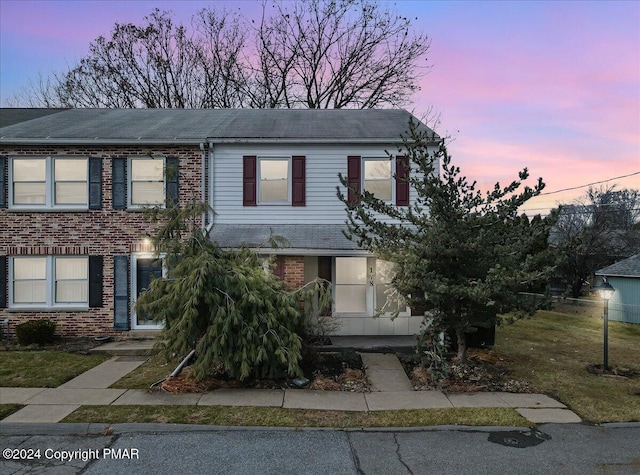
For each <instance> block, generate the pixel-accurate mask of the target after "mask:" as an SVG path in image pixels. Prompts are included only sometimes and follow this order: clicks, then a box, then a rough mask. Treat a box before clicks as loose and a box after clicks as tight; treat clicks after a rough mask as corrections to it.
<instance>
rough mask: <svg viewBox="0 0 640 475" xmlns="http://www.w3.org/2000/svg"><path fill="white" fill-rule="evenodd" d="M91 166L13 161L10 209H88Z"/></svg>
mask: <svg viewBox="0 0 640 475" xmlns="http://www.w3.org/2000/svg"><path fill="white" fill-rule="evenodd" d="M88 163H89V162H88V160H87V159H86V158H67V157H43V158H22V157H14V158H12V159H11V167H10V177H9V179H10V182H11V186H12V189H11V192H10V205H11V206H12V207H15V208H34V209H37V208H82V209H85V208H87V206H88V188H89V185H88V180H87V177H88V166H89V165H88Z"/></svg>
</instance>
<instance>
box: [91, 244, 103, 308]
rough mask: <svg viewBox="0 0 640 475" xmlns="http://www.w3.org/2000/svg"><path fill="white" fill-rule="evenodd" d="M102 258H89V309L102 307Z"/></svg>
mask: <svg viewBox="0 0 640 475" xmlns="http://www.w3.org/2000/svg"><path fill="white" fill-rule="evenodd" d="M102 261H103V258H102V256H89V307H91V308H94V307H102V305H103V302H102V281H103V272H102V268H103V266H102Z"/></svg>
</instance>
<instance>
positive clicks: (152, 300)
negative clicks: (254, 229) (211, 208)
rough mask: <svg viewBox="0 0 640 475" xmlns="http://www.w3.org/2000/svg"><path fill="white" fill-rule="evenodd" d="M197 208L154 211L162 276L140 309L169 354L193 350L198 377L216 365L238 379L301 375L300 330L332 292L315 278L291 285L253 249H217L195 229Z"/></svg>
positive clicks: (200, 209) (139, 304)
mask: <svg viewBox="0 0 640 475" xmlns="http://www.w3.org/2000/svg"><path fill="white" fill-rule="evenodd" d="M203 211H205V207H204V206H203V205H199V204H194V205H192V206H188V207H186V208H185V209H180V208H177V207H170V208H168V209H167V210H162V211H160V210H155V214H156V216H154V217H153V219H155V220H158V221H160V223H161V225H160V229H159V231H158V234H157V236H155V238H154V244H155V246H156V249H157V251H158V252H159V253H161V254H162V255H163V256H164V259H165V265H166V266H167V268H168V270H167V272H168V275H167V278H165V279H157V280H155V281H153V282H152V283H151V286H150V288H149V290H148V291H147V292H145V293H144V294H142V295H141V296H140V298H139V300H138V302H137V309H138V311H143V312H146V313H148V314H149V315H153V317H154V320H156V321H158V322H163V323H164V334H163V340H164V341H166V343H165V344H164V350H165V354H166V355H167V356H171V355H174V354H187V353H188V352H189V351H191V350H192V349H195V350H196V355H197V356H196V360H195V363H194V369H195V377H196V379H203V378H205V377H206V376H207V375H210V374H212V373H214V372H216V371H219V370H220V369H222V370H223V371H224V372H226V373H227V374H228V375H229V376H230V377H232V378H235V379H240V380H243V379H245V378H264V377H269V378H273V377H282V376H284V375H289V376H292V377H293V376H301V375H302V371H301V369H300V360H301V358H302V356H301V350H302V337H301V335H302V334H303V333H304V332H305V329H306V328H307V325H308V322H309V321H310V319H311V313H312V312H313V310H314V309H318V308H323V307H324V306H325V305H327V304H328V301H329V302H330V300H328V299H330V294H329V293H328V292H327V291H326V290H325V287H324V285H323V284H322V282H320V281H318V282H312V283H310V284H308V285H307V286H305V287H303V288H301V289H289V288H287V287H286V286H285V284H284V283H283V282H282V281H281V280H279V279H278V278H277V277H275V276H274V275H273V273H271V272H270V271H269V261H264V260H262V259H261V258H260V257H259V256H258V255H257V254H256V253H255V252H253V251H251V250H249V249H241V250H225V249H222V248H220V247H219V246H218V245H217V243H215V242H212V241H211V240H210V239H209V236H208V235H207V233H206V232H205V231H204V230H202V229H201V227H200V226H199V219H200V216H201V213H202V212H203ZM314 302H315V304H314Z"/></svg>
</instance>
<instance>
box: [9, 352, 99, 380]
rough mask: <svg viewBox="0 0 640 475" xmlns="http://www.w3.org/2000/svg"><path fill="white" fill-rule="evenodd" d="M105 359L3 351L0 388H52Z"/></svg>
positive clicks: (70, 354) (94, 356)
mask: <svg viewBox="0 0 640 475" xmlns="http://www.w3.org/2000/svg"><path fill="white" fill-rule="evenodd" d="M107 358H108V357H106V356H102V355H79V354H74V353H65V352H61V351H2V352H1V353H0V386H4V387H25V388H55V387H58V386H60V385H61V384H62V383H65V382H67V381H69V380H70V379H73V378H75V377H76V376H78V375H79V374H82V373H84V372H85V371H87V370H89V369H91V368H93V367H94V366H97V365H99V364H100V363H102V362H103V361H105V360H106V359H107Z"/></svg>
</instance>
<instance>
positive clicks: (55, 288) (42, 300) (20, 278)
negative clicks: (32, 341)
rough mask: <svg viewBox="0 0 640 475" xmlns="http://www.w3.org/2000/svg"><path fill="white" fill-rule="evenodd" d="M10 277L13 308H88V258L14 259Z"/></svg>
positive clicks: (11, 264) (34, 257)
mask: <svg viewBox="0 0 640 475" xmlns="http://www.w3.org/2000/svg"><path fill="white" fill-rule="evenodd" d="M9 273H10V296H11V298H10V305H11V306H12V307H86V306H88V303H89V259H88V258H87V257H86V256H28V257H13V258H12V259H11V261H10V268H9Z"/></svg>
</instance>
